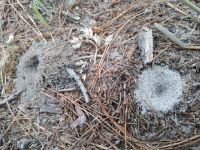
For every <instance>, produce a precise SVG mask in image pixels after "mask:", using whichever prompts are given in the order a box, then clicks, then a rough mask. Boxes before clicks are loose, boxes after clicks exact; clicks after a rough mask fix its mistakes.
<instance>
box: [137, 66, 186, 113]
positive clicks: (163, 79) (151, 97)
mask: <svg viewBox="0 0 200 150" xmlns="http://www.w3.org/2000/svg"><path fill="white" fill-rule="evenodd" d="M183 88H184V80H183V79H181V76H180V74H179V73H178V72H175V71H172V70H170V69H169V68H167V67H160V66H154V67H153V68H150V69H147V70H145V71H143V73H142V74H141V75H140V77H139V79H138V84H137V88H136V90H135V92H134V93H135V97H136V100H137V101H138V102H139V103H140V104H141V106H142V110H143V113H145V112H146V111H147V110H153V111H157V112H168V111H169V110H171V109H172V108H173V106H174V105H175V104H178V102H179V101H180V100H181V97H182V93H183Z"/></svg>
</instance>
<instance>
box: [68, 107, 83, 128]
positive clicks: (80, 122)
mask: <svg viewBox="0 0 200 150" xmlns="http://www.w3.org/2000/svg"><path fill="white" fill-rule="evenodd" d="M75 110H76V112H77V114H78V118H77V119H76V120H75V121H74V122H73V123H72V124H71V125H70V127H71V128H72V129H74V128H76V127H77V126H79V125H83V124H85V122H86V116H85V113H84V112H83V111H82V110H81V109H80V108H79V107H78V106H75Z"/></svg>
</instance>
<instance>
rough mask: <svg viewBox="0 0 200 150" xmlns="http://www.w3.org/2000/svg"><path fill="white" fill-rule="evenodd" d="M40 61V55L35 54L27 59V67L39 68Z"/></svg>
mask: <svg viewBox="0 0 200 150" xmlns="http://www.w3.org/2000/svg"><path fill="white" fill-rule="evenodd" d="M39 63H40V61H39V59H38V56H33V57H31V58H30V59H29V60H28V61H27V65H26V67H28V68H30V69H31V70H37V67H38V65H39Z"/></svg>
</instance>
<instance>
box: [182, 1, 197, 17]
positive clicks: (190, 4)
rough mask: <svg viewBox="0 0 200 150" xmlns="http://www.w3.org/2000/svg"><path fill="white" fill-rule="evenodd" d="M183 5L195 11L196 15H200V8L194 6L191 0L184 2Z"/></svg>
mask: <svg viewBox="0 0 200 150" xmlns="http://www.w3.org/2000/svg"><path fill="white" fill-rule="evenodd" d="M183 3H184V4H185V5H187V6H188V7H190V8H191V9H192V10H194V11H195V12H196V13H198V14H200V8H199V7H197V6H196V5H195V4H193V3H192V2H191V1H190V0H183Z"/></svg>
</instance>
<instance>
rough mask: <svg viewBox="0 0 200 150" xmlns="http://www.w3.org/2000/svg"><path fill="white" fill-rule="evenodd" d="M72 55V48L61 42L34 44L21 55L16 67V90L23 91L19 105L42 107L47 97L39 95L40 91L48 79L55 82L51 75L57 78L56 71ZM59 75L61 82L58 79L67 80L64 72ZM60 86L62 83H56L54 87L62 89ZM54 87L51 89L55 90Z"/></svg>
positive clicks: (66, 63) (66, 62)
mask: <svg viewBox="0 0 200 150" xmlns="http://www.w3.org/2000/svg"><path fill="white" fill-rule="evenodd" d="M72 54H73V48H72V47H71V46H70V45H69V44H63V41H57V43H54V42H51V41H49V42H47V43H45V42H34V43H33V44H32V46H31V47H30V48H29V49H28V50H27V51H26V53H24V54H23V55H22V57H21V58H20V60H19V64H18V65H17V79H16V89H17V91H23V92H22V94H21V97H20V99H21V103H22V104H24V105H25V104H26V105H31V106H33V107H35V106H38V105H43V103H44V101H46V99H47V97H45V96H44V95H43V94H41V91H43V90H44V89H45V88H47V86H46V85H47V84H48V82H50V81H49V80H50V79H49V78H50V77H51V78H52V80H53V81H52V82H53V83H54V82H55V81H54V80H55V77H54V76H53V75H55V76H56V77H57V74H56V73H57V70H59V68H60V67H62V66H64V65H68V63H69V62H68V60H69V58H70V57H71V56H72ZM61 75H63V76H61ZM61 75H60V76H61V77H60V78H61V79H62V80H61V79H60V78H59V80H61V81H65V80H67V79H66V78H67V76H68V74H67V73H66V72H65V74H64V73H63V74H61ZM53 77H54V78H53ZM57 78H58V77H57ZM57 78H56V79H57ZM64 79H65V80H64ZM57 80H58V79H57ZM57 80H56V81H57ZM60 84H63V83H62V82H56V85H55V86H56V87H57V86H58V87H61V88H62V87H63V86H61V85H60ZM65 84H66V83H65ZM56 87H55V88H54V87H52V88H54V89H56Z"/></svg>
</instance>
